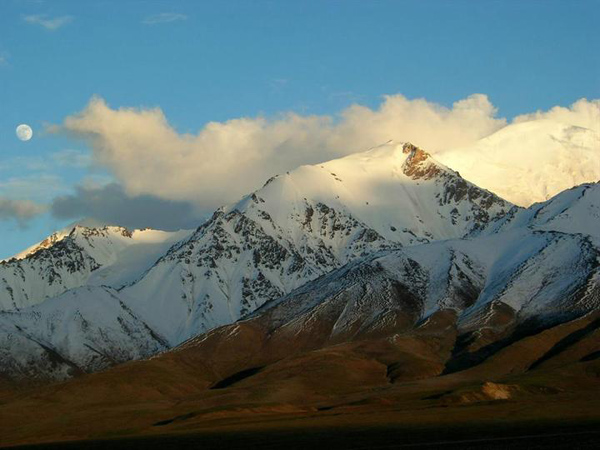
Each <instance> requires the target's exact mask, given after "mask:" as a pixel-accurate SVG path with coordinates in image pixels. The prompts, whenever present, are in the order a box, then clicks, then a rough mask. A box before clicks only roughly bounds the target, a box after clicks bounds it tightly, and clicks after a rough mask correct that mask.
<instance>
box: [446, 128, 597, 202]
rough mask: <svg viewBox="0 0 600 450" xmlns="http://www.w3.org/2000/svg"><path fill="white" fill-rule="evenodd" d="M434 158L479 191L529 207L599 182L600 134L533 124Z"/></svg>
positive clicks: (496, 134)
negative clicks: (573, 187) (576, 187)
mask: <svg viewBox="0 0 600 450" xmlns="http://www.w3.org/2000/svg"><path fill="white" fill-rule="evenodd" d="M435 157H436V158H437V159H438V160H439V161H441V162H442V163H444V164H446V165H447V166H448V167H452V168H453V169H454V170H457V171H459V172H460V174H461V175H462V176H464V177H465V178H466V179H467V180H469V181H471V182H473V183H475V184H476V185H478V186H480V187H483V188H485V189H488V190H490V191H492V192H494V193H495V194H497V195H499V196H500V197H502V198H504V199H506V200H508V201H510V202H512V203H514V204H516V205H520V206H529V205H531V204H533V203H535V202H543V201H546V200H548V199H549V198H550V197H552V196H554V195H556V194H558V193H559V192H561V191H564V190H565V189H569V188H570V187H572V186H576V185H579V184H582V183H587V182H596V181H598V180H600V133H598V132H597V131H595V130H591V129H588V128H582V127H577V126H573V125H569V124H565V123H560V122H555V121H552V120H548V119H537V120H530V121H527V122H521V123H515V124H511V125H508V126H506V127H504V128H502V129H501V130H499V131H497V132H496V133H494V134H492V135H490V136H488V137H486V138H483V139H481V140H480V141H478V142H477V143H475V144H473V145H471V146H469V147H466V148H456V149H451V150H446V151H443V152H440V153H436V154H435Z"/></svg>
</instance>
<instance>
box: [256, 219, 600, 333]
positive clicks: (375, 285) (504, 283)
mask: <svg viewBox="0 0 600 450" xmlns="http://www.w3.org/2000/svg"><path fill="white" fill-rule="evenodd" d="M599 256H600V248H598V247H597V246H594V245H593V244H592V243H591V242H590V241H589V240H587V239H585V238H584V237H583V236H581V235H578V234H564V233H556V232H539V231H532V230H527V229H525V230H514V231H510V232H505V233H502V234H498V235H492V236H482V237H479V238H476V239H468V240H467V239H461V240H449V241H443V242H435V243H431V244H424V245H418V246H413V247H404V248H402V249H399V250H393V251H389V252H386V253H383V254H379V255H374V256H371V257H369V258H365V259H362V260H359V261H356V262H354V263H351V264H348V265H346V266H344V267H342V268H340V269H338V270H336V271H334V272H332V273H330V274H328V275H326V276H324V277H322V278H319V279H318V280H315V281H314V282H312V283H308V284H306V285H305V286H303V287H301V288H300V289H298V290H296V291H294V292H292V293H291V294H289V295H287V296H285V297H282V298H280V299H277V300H275V301H272V302H269V303H267V304H265V305H264V306H263V307H261V308H259V309H258V310H257V311H255V312H254V313H253V314H252V315H251V316H250V318H251V319H254V318H256V319H259V320H260V321H261V323H263V324H264V325H265V326H266V327H267V329H271V330H276V331H273V332H272V333H273V334H274V335H276V333H278V332H280V333H284V334H285V335H286V336H303V337H304V338H306V339H311V340H316V341H320V342H328V341H330V342H341V341H348V340H352V339H354V338H355V337H356V336H358V335H361V336H368V335H377V334H378V333H382V332H383V330H386V329H387V330H390V331H391V330H396V332H399V331H401V330H408V329H410V328H411V327H414V326H415V325H416V324H417V323H423V322H424V321H426V320H427V319H428V318H429V317H431V316H432V315H433V314H434V313H436V312H440V311H448V310H452V311H454V312H455V313H456V314H457V315H458V325H459V332H460V333H466V332H469V331H477V330H483V329H486V328H490V329H493V330H495V331H496V332H501V331H502V330H504V329H514V328H515V327H517V326H519V325H521V324H524V323H526V322H527V321H531V320H536V321H538V322H541V323H543V322H547V323H556V322H560V321H563V320H568V319H571V318H573V317H578V316H581V315H583V314H586V313H588V312H590V311H593V310H597V309H598V308H600V286H599V281H598V279H597V278H595V275H597V273H598V267H599V260H598V258H599ZM323 333H325V334H323ZM298 339H302V338H298Z"/></svg>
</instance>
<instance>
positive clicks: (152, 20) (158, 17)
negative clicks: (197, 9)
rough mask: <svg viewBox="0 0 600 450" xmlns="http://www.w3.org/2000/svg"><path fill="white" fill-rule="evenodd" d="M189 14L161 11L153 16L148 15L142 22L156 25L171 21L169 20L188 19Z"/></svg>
mask: <svg viewBox="0 0 600 450" xmlns="http://www.w3.org/2000/svg"><path fill="white" fill-rule="evenodd" d="M186 19H187V16H186V15H185V14H179V13H160V14H154V15H152V16H148V17H146V18H145V19H144V20H142V23H143V24H145V25H156V24H159V23H169V22H177V21H179V20H186Z"/></svg>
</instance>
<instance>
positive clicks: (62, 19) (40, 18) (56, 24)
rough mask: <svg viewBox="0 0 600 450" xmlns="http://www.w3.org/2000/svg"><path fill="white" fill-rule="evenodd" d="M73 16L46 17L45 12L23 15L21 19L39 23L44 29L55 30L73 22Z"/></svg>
mask: <svg viewBox="0 0 600 450" xmlns="http://www.w3.org/2000/svg"><path fill="white" fill-rule="evenodd" d="M73 19H74V17H73V16H59V17H48V16H47V15H46V14H34V15H30V16H24V17H23V20H24V21H25V22H27V23H29V24H31V25H39V26H41V27H43V28H45V29H46V30H49V31H55V30H58V29H59V28H61V27H63V26H65V25H67V24H68V23H71V22H73Z"/></svg>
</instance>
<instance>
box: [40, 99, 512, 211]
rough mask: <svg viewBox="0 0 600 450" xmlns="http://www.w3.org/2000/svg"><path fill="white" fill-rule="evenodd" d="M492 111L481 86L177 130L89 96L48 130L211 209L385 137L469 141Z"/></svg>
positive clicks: (427, 143) (134, 176)
mask: <svg viewBox="0 0 600 450" xmlns="http://www.w3.org/2000/svg"><path fill="white" fill-rule="evenodd" d="M495 113H496V110H495V108H494V107H493V105H492V104H491V103H490V102H489V100H488V98H487V97H486V96H485V95H481V94H475V95H472V96H470V97H468V98H466V99H463V100H460V101H458V102H456V103H455V104H454V105H453V106H452V107H451V108H446V107H443V106H440V105H437V104H434V103H431V102H427V101H426V100H423V99H416V100H409V99H407V98H405V97H403V96H402V95H391V96H386V97H385V98H384V100H383V102H382V104H381V105H380V107H379V108H378V109H370V108H367V107H365V106H360V105H353V106H351V107H349V108H347V109H346V110H344V111H342V113H341V114H340V115H339V116H336V117H331V116H301V115H298V114H294V113H289V114H284V115H281V116H279V117H277V118H275V119H266V118H263V117H257V118H239V119H233V120H229V121H227V122H211V123H208V124H207V125H206V126H205V127H204V128H202V129H201V130H200V131H199V132H198V133H197V134H179V133H177V131H176V130H175V129H173V128H172V127H171V126H170V125H169V123H168V121H167V119H166V117H165V116H164V114H163V113H162V111H161V110H160V109H159V108H154V109H133V108H120V109H112V108H110V107H109V106H108V105H107V104H106V103H105V102H104V100H102V99H101V98H97V97H96V98H93V99H92V100H91V101H90V103H89V104H88V105H87V107H86V108H85V109H84V110H83V111H81V112H80V113H78V114H75V115H73V116H69V117H67V118H66V119H65V120H64V123H63V124H62V125H61V126H58V127H51V131H54V132H66V133H69V134H71V135H72V136H75V137H78V138H81V139H84V140H85V141H87V142H88V143H89V144H90V146H91V148H92V150H93V157H94V161H95V163H96V164H99V165H102V166H105V167H107V168H109V169H110V170H111V171H112V172H113V173H114V174H115V176H116V178H117V180H118V181H119V182H120V183H122V184H123V186H124V188H125V189H126V192H127V193H128V194H129V195H142V194H149V195H154V196H157V197H159V198H163V199H167V200H177V201H181V200H183V201H190V202H193V203H194V204H196V205H200V206H202V207H208V208H212V207H216V206H219V205H221V204H223V203H227V202H231V201H234V200H236V199H237V198H239V197H240V196H241V195H243V194H245V193H247V192H249V191H251V190H253V189H256V188H257V187H260V185H261V184H262V183H263V182H264V181H265V180H266V179H268V178H270V177H271V176H272V175H273V174H276V173H281V172H285V171H287V170H290V169H293V168H295V167H297V166H299V165H302V164H309V163H318V162H322V161H326V160H329V159H332V158H335V157H339V156H343V155H346V154H350V153H354V152H356V151H361V150H365V149H367V148H369V147H372V146H374V145H377V144H380V143H383V142H385V141H387V140H389V139H397V140H409V141H412V142H414V143H416V144H418V145H421V146H423V147H424V148H427V149H429V150H432V151H434V150H439V149H443V148H447V147H454V146H460V145H466V144H469V143H471V142H473V141H475V140H477V139H479V138H481V137H483V136H486V135H488V134H490V133H492V132H493V131H495V130H497V129H499V128H501V127H503V126H504V125H505V124H506V121H505V120H504V119H498V118H495V117H494V115H495Z"/></svg>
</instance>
